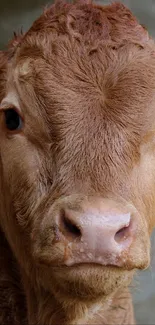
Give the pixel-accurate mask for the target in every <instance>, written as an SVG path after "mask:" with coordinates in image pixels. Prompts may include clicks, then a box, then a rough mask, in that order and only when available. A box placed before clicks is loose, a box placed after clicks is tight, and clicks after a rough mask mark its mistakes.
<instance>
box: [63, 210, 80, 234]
mask: <svg viewBox="0 0 155 325" xmlns="http://www.w3.org/2000/svg"><path fill="white" fill-rule="evenodd" d="M61 231H62V233H63V234H64V235H65V237H68V238H70V239H76V238H81V236H82V234H81V230H80V229H79V228H78V226H77V225H76V224H75V222H74V221H73V220H71V219H70V218H69V217H68V216H67V215H66V213H65V211H62V212H61Z"/></svg>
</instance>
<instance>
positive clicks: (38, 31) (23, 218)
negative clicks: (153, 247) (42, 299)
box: [0, 3, 155, 300]
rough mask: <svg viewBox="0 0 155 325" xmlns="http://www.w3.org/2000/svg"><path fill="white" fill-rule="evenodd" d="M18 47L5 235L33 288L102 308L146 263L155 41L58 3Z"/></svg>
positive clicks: (5, 101) (9, 113) (3, 161)
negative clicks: (96, 302)
mask: <svg viewBox="0 0 155 325" xmlns="http://www.w3.org/2000/svg"><path fill="white" fill-rule="evenodd" d="M17 43H18V44H17V45H16V46H15V48H14V51H12V55H11V57H10V58H9V60H8V63H7V69H6V73H5V77H4V73H3V74H2V73H1V75H2V77H3V78H1V79H3V80H2V82H1V83H3V84H4V79H6V82H5V89H4V87H2V86H1V90H2V91H1V106H0V190H1V198H0V222H1V227H2V229H3V231H4V233H5V235H6V237H7V240H8V242H9V244H10V246H11V248H12V250H13V252H14V254H15V255H16V258H17V260H18V262H19V264H20V266H21V268H24V269H25V272H26V274H27V275H28V276H29V278H33V277H35V278H36V281H37V285H39V286H42V287H44V288H45V289H46V290H49V291H51V292H52V293H53V294H54V295H55V296H57V298H58V299H60V300H61V299H63V297H65V299H67V297H68V299H69V298H73V297H74V299H75V300H76V299H77V300H82V299H85V300H91V299H94V300H96V299H100V297H106V296H107V295H109V294H111V293H113V292H114V290H116V289H117V288H118V287H120V286H124V285H128V283H129V282H130V280H131V277H132V274H133V271H134V270H135V269H144V268H146V267H147V266H148V265H149V261H150V240H149V237H150V234H151V231H152V229H153V227H154V226H155V131H154V130H155V45H154V42H153V41H152V40H151V39H150V38H149V36H148V33H147V32H146V30H144V29H143V28H142V27H141V26H140V25H139V24H138V22H137V21H136V19H135V18H134V17H133V16H132V14H131V13H130V11H129V10H128V9H126V8H125V7H124V6H123V5H121V4H113V5H110V6H104V7H102V6H97V5H93V4H85V3H77V4H66V3H65V4H63V3H62V4H60V3H59V4H55V5H53V6H52V7H51V8H49V9H47V11H46V12H45V13H44V14H43V15H42V16H41V17H40V18H39V19H38V20H37V21H36V22H35V23H34V24H33V26H32V27H31V29H30V30H29V31H28V32H27V34H25V36H23V37H22V39H21V40H20V39H19V40H18V42H17ZM34 275H35V276H34Z"/></svg>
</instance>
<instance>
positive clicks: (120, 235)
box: [114, 225, 130, 243]
mask: <svg viewBox="0 0 155 325" xmlns="http://www.w3.org/2000/svg"><path fill="white" fill-rule="evenodd" d="M129 229H130V225H129V226H125V227H123V228H121V229H120V230H118V231H117V232H116V234H115V237H114V239H115V241H116V242H117V243H120V242H122V241H124V240H125V239H127V238H128V237H129V235H130V230H129Z"/></svg>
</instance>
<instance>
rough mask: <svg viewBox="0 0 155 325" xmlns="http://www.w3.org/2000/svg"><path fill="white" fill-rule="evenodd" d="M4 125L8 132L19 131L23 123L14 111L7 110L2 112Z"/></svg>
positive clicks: (11, 109)
mask: <svg viewBox="0 0 155 325" xmlns="http://www.w3.org/2000/svg"><path fill="white" fill-rule="evenodd" d="M4 116H5V124H6V127H7V129H8V130H10V131H15V130H20V129H21V128H22V126H23V121H22V119H21V117H20V115H19V114H18V113H17V112H16V110H15V109H13V108H9V109H7V110H5V111H4Z"/></svg>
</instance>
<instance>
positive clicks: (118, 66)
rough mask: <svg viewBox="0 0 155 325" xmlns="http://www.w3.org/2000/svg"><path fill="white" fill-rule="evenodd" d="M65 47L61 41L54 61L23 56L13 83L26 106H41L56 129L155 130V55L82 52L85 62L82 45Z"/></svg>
mask: <svg viewBox="0 0 155 325" xmlns="http://www.w3.org/2000/svg"><path fill="white" fill-rule="evenodd" d="M63 45H64V42H63V41H62V40H61V38H60V40H59V41H58V49H59V50H60V51H56V52H55V53H54V52H52V50H51V52H50V55H49V51H48V60H47V53H46V50H44V52H43V53H42V57H41V56H38V57H31V55H30V56H29V57H27V58H25V57H24V56H23V57H22V56H21V53H23V50H22V49H21V51H19V53H18V55H17V57H16V58H15V60H14V61H13V64H12V67H11V69H10V71H9V72H10V73H9V72H8V77H9V87H10V88H11V86H12V85H14V86H15V88H16V91H17V92H18V95H20V97H22V102H24V100H23V99H25V104H26V102H27V101H28V100H29V99H30V100H32V99H33V100H35V101H36V102H37V104H38V109H39V110H40V112H41V111H42V112H44V115H47V116H48V119H49V120H50V119H51V123H52V122H53V123H54V125H57V124H58V125H61V123H60V122H61V121H62V122H63V124H64V125H65V123H64V122H66V126H67V122H68V123H69V124H70V127H71V125H72V124H74V125H75V123H76V122H78V123H79V121H81V122H82V121H83V123H84V122H85V121H86V120H87V122H86V124H88V125H90V124H92V123H93V121H98V122H99V120H100V121H101V120H102V121H104V122H107V121H109V122H111V123H109V127H110V124H111V125H112V124H113V123H114V124H115V125H117V126H119V127H121V126H124V127H128V128H130V131H136V132H137V133H144V134H145V133H146V132H147V131H148V129H149V131H150V128H152V127H154V123H153V122H154V103H155V54H152V53H149V51H147V49H146V50H143V51H141V52H140V51H139V50H138V49H136V47H132V48H131V47H130V46H128V45H127V46H126V47H124V49H123V50H122V49H121V50H120V51H117V52H113V51H112V50H110V49H109V50H107V48H106V47H105V46H103V48H100V50H99V51H98V52H96V53H95V54H94V56H88V53H87V52H86V51H84V49H83V48H82V50H83V56H82V57H80V56H79V48H80V46H79V45H78V47H77V46H75V47H74V46H73V45H72V46H68V47H66V46H67V44H66V42H65V45H64V46H63ZM81 47H82V46H81ZM64 49H65V50H64ZM29 51H30V52H29V53H31V46H30V45H29ZM19 57H20V60H19ZM10 76H11V78H10ZM33 95H35V96H33ZM32 97H33V98H32ZM42 104H43V105H44V108H45V110H43V109H42ZM25 106H26V105H25ZM32 106H33V105H29V109H30V110H32ZM78 119H79V121H78ZM57 122H58V123H57ZM151 131H152V130H151Z"/></svg>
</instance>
